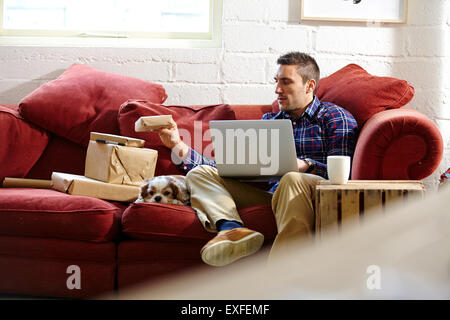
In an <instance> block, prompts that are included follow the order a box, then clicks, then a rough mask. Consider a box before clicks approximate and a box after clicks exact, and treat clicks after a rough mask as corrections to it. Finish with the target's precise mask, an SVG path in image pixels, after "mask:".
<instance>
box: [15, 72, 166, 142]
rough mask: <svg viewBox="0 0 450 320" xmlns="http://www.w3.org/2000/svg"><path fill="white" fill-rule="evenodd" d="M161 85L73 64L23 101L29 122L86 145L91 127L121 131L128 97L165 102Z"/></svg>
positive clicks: (22, 112)
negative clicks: (121, 114) (120, 121)
mask: <svg viewBox="0 0 450 320" xmlns="http://www.w3.org/2000/svg"><path fill="white" fill-rule="evenodd" d="M166 98H167V95H166V92H165V90H164V88H163V87H162V86H161V85H158V84H155V83H151V82H148V81H144V80H141V79H136V78H132V77H128V76H123V75H118V74H113V73H109V72H104V71H99V70H95V69H93V68H91V67H89V66H85V65H80V64H74V65H72V66H71V67H70V68H68V69H67V70H66V71H65V72H64V73H63V74H62V75H61V76H59V77H58V78H57V79H55V80H52V81H50V82H48V83H46V84H44V85H42V86H40V87H39V88H37V89H36V90H34V91H33V92H32V93H30V94H29V95H28V96H26V97H25V98H23V99H22V100H21V101H20V104H19V108H20V113H21V115H22V116H23V117H24V118H25V119H27V120H28V121H30V122H33V123H35V124H37V125H39V126H40V127H42V128H44V129H46V130H48V131H50V132H52V133H55V134H57V135H59V136H61V137H64V138H66V139H68V140H71V141H73V142H75V143H78V144H80V145H82V146H84V147H87V145H88V142H89V134H90V132H91V131H97V132H104V133H111V134H118V133H119V126H118V123H117V112H118V111H119V107H120V105H121V104H122V103H124V102H125V101H127V100H128V99H146V100H149V101H152V102H156V103H162V102H164V101H165V100H166Z"/></svg>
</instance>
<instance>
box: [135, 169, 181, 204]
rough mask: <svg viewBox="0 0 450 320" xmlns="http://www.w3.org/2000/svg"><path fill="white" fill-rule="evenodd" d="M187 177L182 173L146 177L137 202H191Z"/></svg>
mask: <svg viewBox="0 0 450 320" xmlns="http://www.w3.org/2000/svg"><path fill="white" fill-rule="evenodd" d="M189 200H190V198H189V192H188V190H187V188H186V177H185V176H182V175H171V176H157V177H153V178H150V179H146V180H144V181H143V182H142V184H141V189H140V192H139V197H138V198H137V200H136V201H135V202H136V203H144V202H148V203H168V204H178V205H188V204H189Z"/></svg>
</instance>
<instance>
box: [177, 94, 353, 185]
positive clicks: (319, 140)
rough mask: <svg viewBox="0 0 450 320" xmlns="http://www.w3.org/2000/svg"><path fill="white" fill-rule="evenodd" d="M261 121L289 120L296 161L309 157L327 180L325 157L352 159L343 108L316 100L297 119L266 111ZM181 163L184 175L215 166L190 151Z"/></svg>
mask: <svg viewBox="0 0 450 320" xmlns="http://www.w3.org/2000/svg"><path fill="white" fill-rule="evenodd" d="M262 119H263V120H270V119H290V120H291V121H292V127H293V129H294V140H295V146H296V151H297V158H298V159H302V160H303V159H305V158H309V159H311V160H312V162H314V163H315V164H316V167H317V172H316V174H317V175H319V176H322V177H324V178H327V177H328V176H327V164H326V163H327V156H331V155H346V156H350V157H352V156H353V153H354V151H355V145H356V139H357V134H358V132H357V123H356V121H355V119H354V118H353V116H352V115H351V114H350V113H349V112H348V111H347V110H345V109H343V108H341V107H339V106H337V105H335V104H333V103H329V102H321V101H320V100H319V99H317V97H314V100H313V101H312V102H311V104H309V106H308V107H307V108H306V110H305V112H303V114H302V115H301V116H300V118H292V117H291V116H290V115H289V114H288V113H286V112H284V111H280V112H278V113H273V112H269V113H266V114H264V115H263V117H262ZM183 162H184V163H183V164H181V166H182V168H183V169H184V170H185V172H186V173H187V172H188V171H189V170H191V169H193V168H194V167H196V166H198V165H201V164H206V165H210V166H214V167H215V161H214V160H212V159H209V158H206V157H203V156H202V155H200V154H199V153H198V152H196V151H195V150H193V149H189V152H188V155H187V157H186V158H185V160H184V161H183ZM278 184H279V180H273V181H271V182H269V183H268V186H267V190H268V191H269V192H275V190H276V188H277V187H278Z"/></svg>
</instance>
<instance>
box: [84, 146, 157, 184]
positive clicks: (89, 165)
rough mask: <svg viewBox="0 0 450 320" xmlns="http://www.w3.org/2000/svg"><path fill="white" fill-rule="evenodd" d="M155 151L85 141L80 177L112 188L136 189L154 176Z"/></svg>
mask: <svg viewBox="0 0 450 320" xmlns="http://www.w3.org/2000/svg"><path fill="white" fill-rule="evenodd" d="M157 160H158V151H156V150H153V149H148V148H135V147H127V146H119V145H115V144H111V143H100V142H96V141H93V140H91V141H89V146H88V150H87V154H86V165H85V171H84V175H85V176H86V177H88V178H91V179H96V180H100V181H103V182H108V183H114V184H125V185H132V186H139V185H140V184H141V183H142V181H143V180H144V179H148V178H152V177H153V176H154V175H155V168H156V162H157Z"/></svg>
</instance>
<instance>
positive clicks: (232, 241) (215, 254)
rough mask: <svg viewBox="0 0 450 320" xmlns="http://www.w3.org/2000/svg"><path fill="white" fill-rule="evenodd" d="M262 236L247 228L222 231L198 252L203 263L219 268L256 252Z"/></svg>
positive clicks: (261, 241) (260, 244)
mask: <svg viewBox="0 0 450 320" xmlns="http://www.w3.org/2000/svg"><path fill="white" fill-rule="evenodd" d="M263 242H264V236H263V235H262V234H261V233H259V232H256V231H253V230H250V229H247V228H235V229H231V230H222V231H220V232H219V233H218V234H217V236H215V237H214V238H213V239H211V240H210V241H209V242H208V243H207V244H206V245H205V246H204V247H203V248H202V250H201V251H200V254H201V256H202V260H203V262H205V263H206V264H209V265H211V266H215V267H221V266H224V265H227V264H229V263H232V262H234V261H236V260H237V259H240V258H243V257H246V256H249V255H251V254H253V253H255V252H257V251H258V250H259V249H260V248H261V246H262V245H263Z"/></svg>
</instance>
